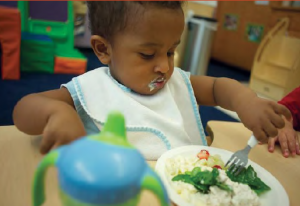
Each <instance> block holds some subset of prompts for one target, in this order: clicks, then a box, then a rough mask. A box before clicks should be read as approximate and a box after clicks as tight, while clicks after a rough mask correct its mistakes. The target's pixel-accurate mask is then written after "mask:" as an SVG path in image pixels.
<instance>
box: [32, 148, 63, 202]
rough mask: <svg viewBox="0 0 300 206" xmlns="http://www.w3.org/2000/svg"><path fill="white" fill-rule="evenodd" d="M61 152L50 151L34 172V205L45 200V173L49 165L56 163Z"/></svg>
mask: <svg viewBox="0 0 300 206" xmlns="http://www.w3.org/2000/svg"><path fill="white" fill-rule="evenodd" d="M58 156H59V152H58V151H57V150H54V151H52V152H50V153H48V154H47V155H46V156H45V157H44V158H43V159H42V161H41V162H40V164H39V166H38V168H37V170H36V171H35V174H34V181H33V188H32V203H33V206H41V205H42V204H43V203H44V201H45V192H44V188H45V187H44V181H45V174H46V171H47V169H48V167H50V166H52V165H55V163H56V161H57V158H58Z"/></svg>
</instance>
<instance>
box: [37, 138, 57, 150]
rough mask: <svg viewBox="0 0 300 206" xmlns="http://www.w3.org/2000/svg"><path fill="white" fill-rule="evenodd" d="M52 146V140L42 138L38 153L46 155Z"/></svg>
mask: <svg viewBox="0 0 300 206" xmlns="http://www.w3.org/2000/svg"><path fill="white" fill-rule="evenodd" d="M53 145H54V139H53V138H49V137H47V136H44V137H43V139H42V142H41V145H40V153H42V154H46V153H48V152H49V151H50V149H51V148H52V147H53Z"/></svg>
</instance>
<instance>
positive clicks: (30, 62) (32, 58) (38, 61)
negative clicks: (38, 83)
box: [21, 32, 55, 73]
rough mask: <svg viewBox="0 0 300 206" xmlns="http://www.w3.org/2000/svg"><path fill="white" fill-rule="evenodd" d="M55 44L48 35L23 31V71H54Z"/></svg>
mask: <svg viewBox="0 0 300 206" xmlns="http://www.w3.org/2000/svg"><path fill="white" fill-rule="evenodd" d="M54 55H55V44H54V42H53V41H52V40H51V39H50V38H49V37H48V36H47V35H41V34H32V33H29V32H22V38H21V71H25V72H47V73H54Z"/></svg>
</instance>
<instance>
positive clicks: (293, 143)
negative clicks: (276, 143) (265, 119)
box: [286, 132, 296, 156]
mask: <svg viewBox="0 0 300 206" xmlns="http://www.w3.org/2000/svg"><path fill="white" fill-rule="evenodd" d="M286 137H287V141H288V147H289V150H290V152H291V153H292V155H293V156H294V155H296V138H295V134H294V133H293V132H287V133H286Z"/></svg>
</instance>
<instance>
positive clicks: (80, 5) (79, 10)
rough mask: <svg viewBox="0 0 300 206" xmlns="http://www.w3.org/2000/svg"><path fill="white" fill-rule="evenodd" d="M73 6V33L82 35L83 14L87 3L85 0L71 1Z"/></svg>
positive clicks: (85, 11)
mask: <svg viewBox="0 0 300 206" xmlns="http://www.w3.org/2000/svg"><path fill="white" fill-rule="evenodd" d="M73 7H74V35H75V36H82V35H84V32H85V28H84V23H85V15H86V13H87V5H86V2H85V1H73Z"/></svg>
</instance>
